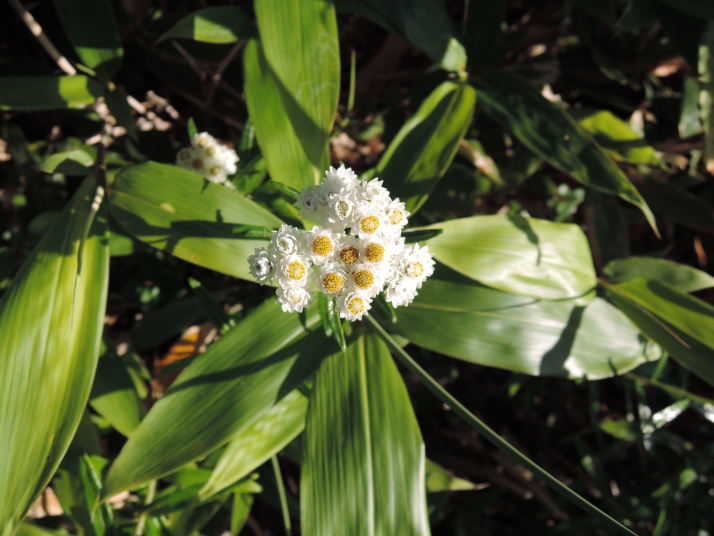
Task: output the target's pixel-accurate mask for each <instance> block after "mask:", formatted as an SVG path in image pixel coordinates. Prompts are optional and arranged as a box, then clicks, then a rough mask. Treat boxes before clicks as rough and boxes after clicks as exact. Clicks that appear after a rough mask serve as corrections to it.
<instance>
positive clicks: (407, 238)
mask: <svg viewBox="0 0 714 536" xmlns="http://www.w3.org/2000/svg"><path fill="white" fill-rule="evenodd" d="M443 232H444V230H443V229H404V230H403V231H402V236H403V237H404V243H405V244H414V243H417V242H426V241H427V240H431V239H432V238H434V237H435V236H439V235H440V234H441V233H443Z"/></svg>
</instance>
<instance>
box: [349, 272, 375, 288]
mask: <svg viewBox="0 0 714 536" xmlns="http://www.w3.org/2000/svg"><path fill="white" fill-rule="evenodd" d="M352 277H353V278H354V280H355V285H357V286H358V287H359V288H361V289H362V290H366V289H368V288H370V287H371V286H372V285H373V284H374V274H373V273H372V272H370V271H369V270H357V271H356V272H352Z"/></svg>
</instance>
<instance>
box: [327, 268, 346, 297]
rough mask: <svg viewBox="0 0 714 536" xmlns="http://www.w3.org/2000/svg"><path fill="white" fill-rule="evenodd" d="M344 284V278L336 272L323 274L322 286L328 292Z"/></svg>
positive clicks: (331, 292) (332, 292) (335, 290)
mask: <svg viewBox="0 0 714 536" xmlns="http://www.w3.org/2000/svg"><path fill="white" fill-rule="evenodd" d="M344 284H345V278H344V277H342V276H341V275H340V274H338V273H337V272H330V273H328V274H325V275H324V276H323V278H322V286H323V288H324V289H325V292H329V293H330V294H334V293H335V292H338V291H339V290H340V289H341V288H342V287H343V286H344Z"/></svg>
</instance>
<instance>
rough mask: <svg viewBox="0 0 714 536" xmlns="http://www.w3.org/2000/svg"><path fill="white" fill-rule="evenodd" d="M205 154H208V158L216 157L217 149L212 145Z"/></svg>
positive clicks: (206, 149)
mask: <svg viewBox="0 0 714 536" xmlns="http://www.w3.org/2000/svg"><path fill="white" fill-rule="evenodd" d="M204 152H205V153H206V156H215V154H216V148H215V147H213V146H212V145H211V146H208V147H206V148H205V150H204Z"/></svg>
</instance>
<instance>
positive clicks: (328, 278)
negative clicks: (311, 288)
mask: <svg viewBox="0 0 714 536" xmlns="http://www.w3.org/2000/svg"><path fill="white" fill-rule="evenodd" d="M341 266H342V265H341V264H338V263H336V262H331V263H328V264H323V265H322V266H320V271H319V272H318V274H317V288H318V289H320V290H321V291H322V292H324V293H325V294H332V295H334V294H337V293H338V292H340V291H341V290H343V289H344V288H345V284H346V283H347V282H348V277H347V273H346V272H345V271H344V270H343V269H342V267H341Z"/></svg>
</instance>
